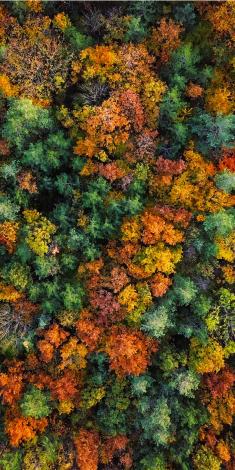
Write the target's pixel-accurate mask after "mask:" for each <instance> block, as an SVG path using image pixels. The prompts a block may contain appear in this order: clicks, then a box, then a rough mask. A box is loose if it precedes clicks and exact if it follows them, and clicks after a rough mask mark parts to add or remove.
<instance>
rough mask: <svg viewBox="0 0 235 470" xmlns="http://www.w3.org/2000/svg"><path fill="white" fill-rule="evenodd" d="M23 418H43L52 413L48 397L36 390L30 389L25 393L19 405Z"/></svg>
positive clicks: (46, 394)
mask: <svg viewBox="0 0 235 470" xmlns="http://www.w3.org/2000/svg"><path fill="white" fill-rule="evenodd" d="M20 409H21V412H22V414H23V416H26V417H28V416H29V417H31V418H37V419H39V418H44V417H46V416H49V414H50V413H51V411H52V408H51V405H50V395H49V394H48V393H45V392H42V391H41V390H39V389H38V388H35V387H31V389H29V390H28V391H26V392H25V393H24V395H23V397H22V400H21V403H20Z"/></svg>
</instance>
